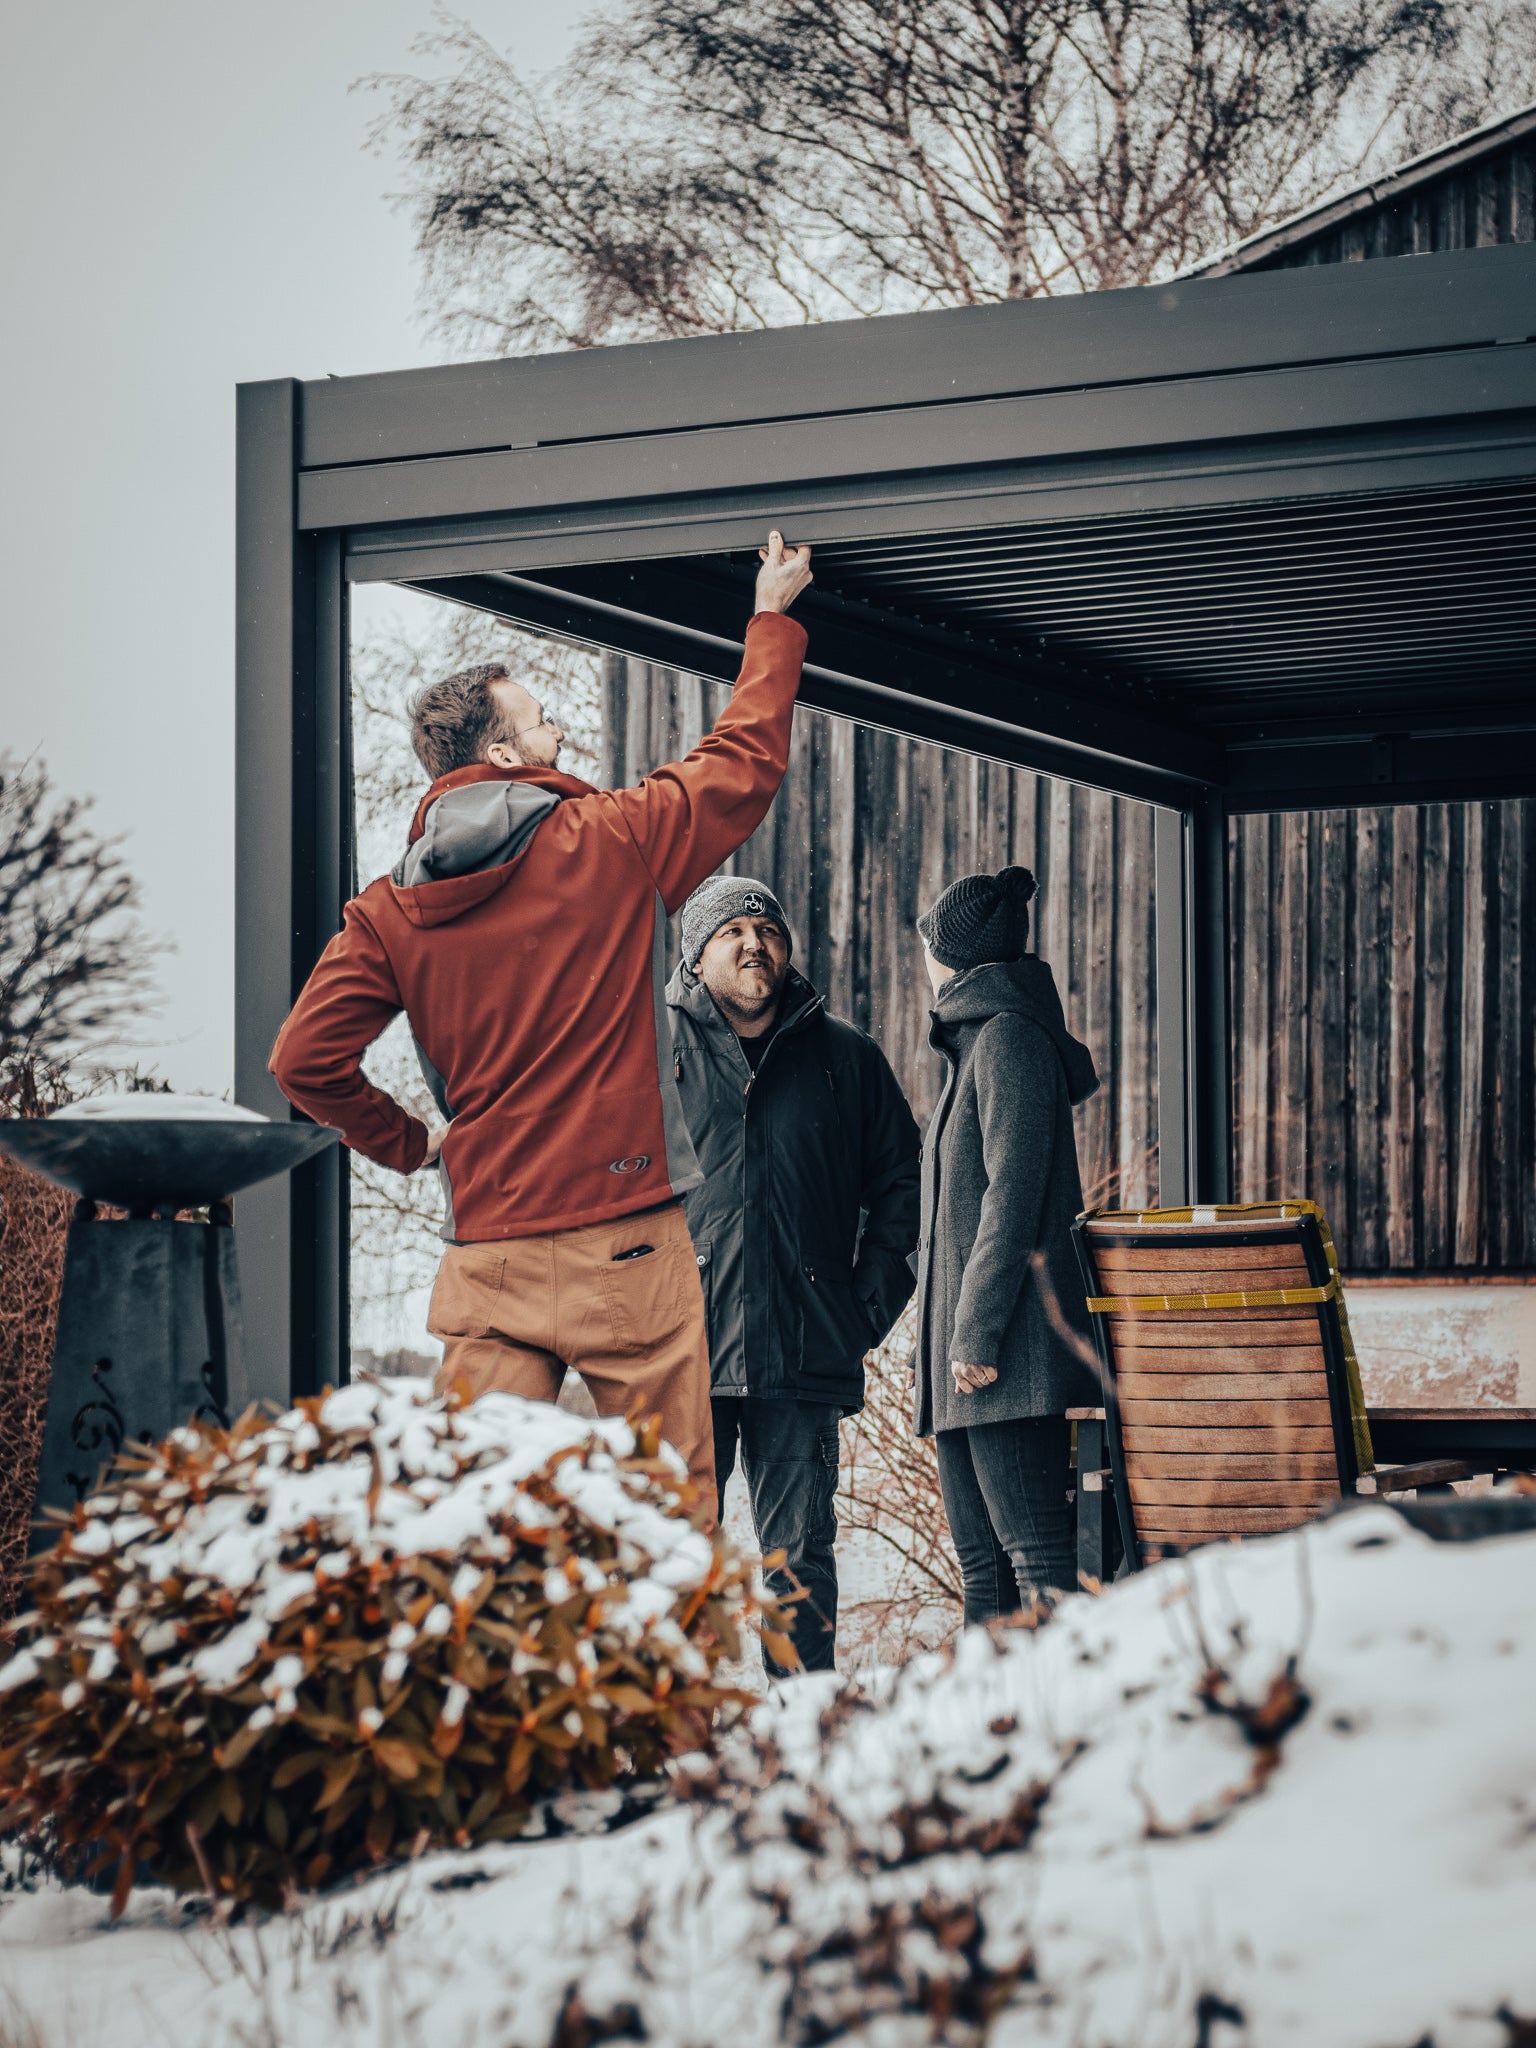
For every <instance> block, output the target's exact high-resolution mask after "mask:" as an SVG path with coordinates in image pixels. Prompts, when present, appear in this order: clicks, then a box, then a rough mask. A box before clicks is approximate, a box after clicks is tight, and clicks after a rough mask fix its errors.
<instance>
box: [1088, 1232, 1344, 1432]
mask: <svg viewBox="0 0 1536 2048" xmlns="http://www.w3.org/2000/svg"><path fill="white" fill-rule="evenodd" d="M1263 1216H1269V1217H1273V1218H1274V1220H1275V1221H1276V1222H1284V1221H1285V1220H1286V1219H1287V1218H1288V1217H1292V1216H1311V1217H1313V1218H1315V1219H1316V1222H1317V1228H1318V1232H1319V1234H1320V1235H1321V1237H1322V1240H1323V1254H1324V1256H1325V1257H1326V1259H1327V1261H1328V1284H1327V1286H1326V1287H1292V1288H1275V1289H1273V1290H1270V1291H1268V1292H1266V1293H1263V1294H1169V1295H1161V1294H1148V1295H1139V1296H1136V1295H1133V1296H1130V1297H1127V1298H1125V1306H1126V1307H1128V1308H1131V1309H1142V1308H1145V1309H1148V1310H1151V1311H1153V1312H1156V1311H1157V1310H1158V1309H1171V1308H1280V1307H1286V1308H1289V1307H1290V1306H1292V1304H1297V1305H1300V1304H1302V1303H1311V1304H1313V1305H1314V1306H1315V1305H1317V1304H1319V1303H1321V1302H1324V1301H1327V1300H1329V1299H1332V1300H1335V1301H1337V1303H1338V1314H1339V1335H1340V1338H1341V1339H1342V1341H1343V1346H1344V1374H1345V1379H1346V1381H1347V1383H1348V1386H1349V1413H1350V1423H1351V1426H1352V1431H1353V1435H1354V1439H1355V1460H1356V1463H1357V1465H1358V1466H1359V1469H1360V1470H1361V1471H1362V1472H1374V1471H1375V1469H1376V1457H1375V1453H1374V1452H1373V1451H1372V1449H1371V1428H1370V1423H1369V1422H1368V1421H1367V1419H1366V1413H1365V1393H1364V1390H1363V1389H1362V1387H1361V1384H1360V1362H1359V1360H1358V1359H1357V1358H1356V1356H1355V1341H1354V1338H1353V1336H1352V1335H1351V1334H1350V1328H1349V1311H1348V1309H1347V1308H1346V1307H1345V1305H1344V1282H1343V1280H1342V1279H1341V1277H1340V1275H1339V1255H1338V1253H1337V1251H1336V1250H1335V1249H1334V1243H1333V1232H1332V1231H1331V1230H1330V1229H1329V1228H1328V1218H1327V1217H1326V1216H1325V1215H1324V1214H1323V1212H1322V1210H1321V1209H1320V1208H1319V1207H1318V1205H1317V1203H1316V1202H1307V1201H1289V1202H1213V1203H1197V1204H1195V1205H1194V1206H1193V1207H1191V1208H1188V1209H1140V1210H1113V1209H1097V1210H1091V1211H1090V1212H1089V1214H1088V1216H1087V1218H1086V1219H1085V1220H1086V1221H1088V1222H1090V1223H1093V1222H1097V1221H1099V1220H1100V1219H1102V1220H1103V1221H1105V1222H1107V1223H1118V1224H1131V1225H1133V1226H1134V1225H1135V1224H1138V1223H1152V1224H1157V1223H1193V1224H1197V1225H1199V1224H1220V1223H1222V1222H1226V1221H1231V1222H1234V1223H1235V1222H1238V1221H1240V1220H1242V1219H1244V1218H1247V1217H1252V1218H1258V1217H1263ZM1121 1305H1122V1303H1121V1297H1118V1296H1110V1295H1099V1296H1096V1297H1095V1298H1094V1299H1092V1300H1091V1301H1090V1302H1089V1303H1088V1306H1089V1308H1090V1309H1092V1311H1093V1312H1094V1314H1095V1315H1109V1314H1110V1313H1111V1312H1112V1311H1113V1310H1115V1309H1117V1308H1119V1307H1120V1306H1121Z"/></svg>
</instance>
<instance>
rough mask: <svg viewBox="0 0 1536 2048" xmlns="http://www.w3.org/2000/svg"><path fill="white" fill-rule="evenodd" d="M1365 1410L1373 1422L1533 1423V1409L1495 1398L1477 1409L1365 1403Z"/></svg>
mask: <svg viewBox="0 0 1536 2048" xmlns="http://www.w3.org/2000/svg"><path fill="white" fill-rule="evenodd" d="M1365 1412H1366V1416H1367V1418H1368V1419H1369V1420H1370V1421H1372V1422H1375V1421H1377V1420H1378V1419H1379V1420H1380V1421H1382V1422H1536V1408H1507V1407H1505V1406H1504V1404H1503V1403H1502V1402H1498V1401H1487V1402H1484V1403H1482V1404H1481V1405H1480V1406H1478V1407H1476V1408H1461V1407H1457V1408H1451V1407H1436V1408H1377V1407H1374V1406H1373V1405H1372V1404H1371V1403H1369V1402H1367V1403H1366V1409H1365Z"/></svg>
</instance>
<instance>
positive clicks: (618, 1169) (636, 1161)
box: [608, 1152, 651, 1173]
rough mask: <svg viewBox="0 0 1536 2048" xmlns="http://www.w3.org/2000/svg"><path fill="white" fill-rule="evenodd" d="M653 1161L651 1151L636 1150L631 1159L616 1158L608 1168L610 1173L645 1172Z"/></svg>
mask: <svg viewBox="0 0 1536 2048" xmlns="http://www.w3.org/2000/svg"><path fill="white" fill-rule="evenodd" d="M650 1163H651V1155H650V1153H649V1152H636V1153H635V1154H634V1155H633V1157H631V1158H629V1159H615V1160H614V1162H613V1164H612V1165H611V1166H610V1167H609V1168H608V1171H609V1172H610V1173H644V1171H645V1169H646V1168H647V1167H648V1166H649V1165H650Z"/></svg>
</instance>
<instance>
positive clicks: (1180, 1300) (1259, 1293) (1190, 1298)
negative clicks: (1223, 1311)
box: [1088, 1273, 1339, 1316]
mask: <svg viewBox="0 0 1536 2048" xmlns="http://www.w3.org/2000/svg"><path fill="white" fill-rule="evenodd" d="M1338 1291H1339V1276H1338V1274H1337V1273H1334V1274H1332V1275H1331V1276H1330V1278H1329V1281H1328V1284H1327V1286H1326V1287H1260V1288H1255V1289H1253V1290H1251V1291H1250V1292H1248V1293H1245V1294H1091V1295H1089V1297H1088V1312H1089V1314H1090V1315H1096V1316H1109V1315H1124V1314H1127V1313H1129V1314H1134V1315H1142V1314H1157V1313H1158V1312H1160V1311H1161V1310H1164V1309H1187V1308H1306V1307H1313V1308H1315V1307H1316V1306H1317V1304H1318V1303H1319V1302H1320V1301H1332V1300H1333V1298H1334V1296H1335V1295H1336V1294H1337V1293H1338Z"/></svg>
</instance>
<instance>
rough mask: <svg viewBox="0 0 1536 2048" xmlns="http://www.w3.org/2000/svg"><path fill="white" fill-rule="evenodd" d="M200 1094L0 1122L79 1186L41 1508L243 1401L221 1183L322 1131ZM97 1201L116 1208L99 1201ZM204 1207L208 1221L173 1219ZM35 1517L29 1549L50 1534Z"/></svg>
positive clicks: (325, 1137) (296, 1160)
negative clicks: (105, 1208)
mask: <svg viewBox="0 0 1536 2048" xmlns="http://www.w3.org/2000/svg"><path fill="white" fill-rule="evenodd" d="M335 1142H336V1133H335V1132H334V1131H331V1130H325V1129H323V1128H322V1127H320V1126H319V1125H316V1124H283V1123H273V1122H271V1121H269V1120H268V1119H267V1118H266V1117H263V1116H257V1115H256V1114H255V1113H254V1112H253V1111H251V1110H247V1109H237V1108H234V1107H233V1106H232V1105H230V1104H229V1103H226V1102H215V1101H211V1100H208V1099H207V1098H204V1097H200V1096H174V1095H143V1094H135V1095H119V1096H104V1097H96V1098H93V1099H91V1100H88V1101H85V1102H79V1103H71V1104H69V1105H68V1107H67V1108H65V1109H61V1110H55V1112H54V1113H53V1115H52V1116H50V1117H40V1118H26V1119H18V1120H15V1121H6V1122H0V1148H3V1149H4V1150H5V1151H6V1152H9V1153H10V1154H11V1156H12V1157H13V1158H15V1159H18V1160H20V1161H21V1162H22V1164H23V1165H25V1166H29V1167H31V1169H32V1170H33V1171H34V1172H35V1173H40V1174H44V1175H46V1177H47V1178H48V1179H50V1180H53V1181H57V1182H59V1183H60V1184H61V1185H62V1186H64V1187H67V1188H71V1189H73V1190H74V1192H75V1193H76V1194H77V1195H79V1196H80V1197H81V1200H80V1203H79V1205H78V1207H77V1208H76V1211H75V1217H74V1221H73V1222H72V1223H71V1224H70V1226H69V1240H68V1245H67V1248H66V1251H65V1258H64V1282H63V1288H62V1292H61V1294H60V1298H59V1321H58V1332H57V1335H56V1337H55V1340H54V1347H53V1367H52V1373H51V1376H50V1380H49V1387H48V1417H47V1421H46V1423H45V1425H44V1429H43V1446H42V1456H41V1460H40V1462H39V1469H38V1485H37V1504H38V1507H39V1508H54V1509H69V1508H72V1507H73V1506H74V1505H75V1504H76V1502H78V1501H81V1500H83V1499H84V1498H85V1497H86V1496H87V1495H88V1494H89V1493H90V1491H91V1489H92V1488H93V1487H94V1486H95V1484H96V1480H97V1475H98V1473H99V1471H100V1469H101V1467H102V1465H103V1464H104V1463H106V1462H107V1461H108V1460H109V1459H111V1458H113V1457H115V1456H116V1455H117V1454H118V1452H120V1451H121V1450H122V1449H123V1447H124V1445H125V1444H130V1443H132V1442H134V1441H139V1442H144V1443H156V1442H158V1441H160V1439H161V1438H163V1437H165V1436H167V1435H169V1433H170V1432H171V1431H172V1430H173V1429H175V1428H177V1427H178V1426H180V1425H181V1424H184V1423H186V1422H189V1421H190V1422H196V1421H199V1420H202V1421H207V1422H211V1423H217V1424H220V1425H222V1426H227V1425H228V1424H229V1423H230V1422H231V1421H232V1420H233V1418H234V1417H235V1416H236V1415H238V1414H239V1413H240V1412H241V1411H242V1410H243V1409H244V1408H245V1407H246V1406H247V1404H248V1402H249V1398H250V1389H249V1379H248V1376H247V1372H246V1364H245V1347H244V1340H243V1333H242V1325H241V1314H240V1277H239V1269H238V1265H237V1262H236V1256H235V1233H234V1227H233V1223H234V1218H233V1210H232V1208H231V1204H230V1198H231V1197H232V1196H234V1195H236V1194H238V1193H240V1191H241V1190H242V1189H244V1188H248V1187H252V1186H254V1185H255V1183H256V1182H257V1181H262V1180H266V1179H268V1178H269V1177H270V1176H271V1175H273V1174H277V1173H286V1172H289V1171H290V1170H291V1169H292V1168H294V1167H296V1166H300V1165H302V1164H304V1163H305V1161H307V1160H310V1159H313V1158H314V1157H315V1156H316V1155H317V1154H318V1153H320V1152H322V1151H324V1150H325V1149H326V1147H327V1146H330V1145H334V1144H335ZM98 1204H108V1205H110V1206H111V1207H113V1208H117V1209H126V1210H127V1211H128V1216H127V1218H126V1219H121V1218H108V1217H103V1216H100V1215H98V1214H97V1205H98ZM185 1209H206V1210H207V1212H208V1220H207V1221H206V1222H201V1221H186V1222H182V1221H177V1220H176V1212H177V1211H178V1210H185ZM52 1536H53V1530H52V1529H50V1528H49V1527H48V1526H46V1525H44V1526H43V1527H41V1528H40V1529H39V1530H38V1533H37V1536H36V1539H35V1541H34V1545H33V1547H34V1548H38V1547H41V1546H43V1545H45V1544H47V1543H48V1542H49V1541H51V1540H52Z"/></svg>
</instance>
